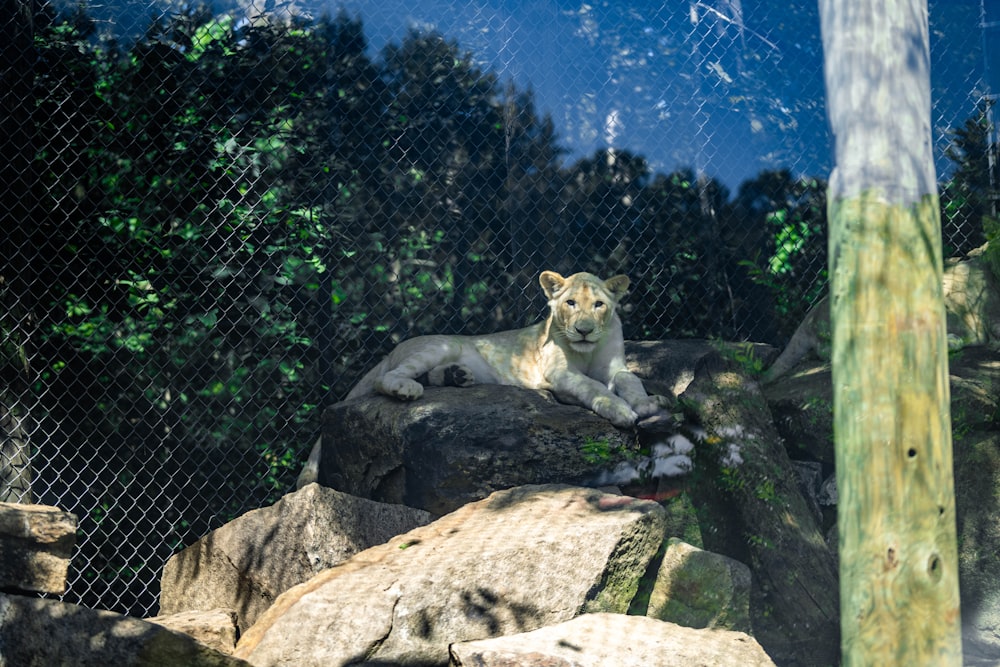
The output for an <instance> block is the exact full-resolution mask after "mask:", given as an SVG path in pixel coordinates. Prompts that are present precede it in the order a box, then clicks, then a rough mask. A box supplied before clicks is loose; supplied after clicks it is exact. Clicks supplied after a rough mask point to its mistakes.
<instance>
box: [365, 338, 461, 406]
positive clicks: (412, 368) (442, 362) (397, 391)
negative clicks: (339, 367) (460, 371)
mask: <svg viewBox="0 0 1000 667" xmlns="http://www.w3.org/2000/svg"><path fill="white" fill-rule="evenodd" d="M460 354H461V345H460V344H457V343H453V342H452V341H450V340H448V339H447V338H446V337H444V336H422V337H419V338H411V339H410V340H407V341H403V342H402V343H400V344H399V347H397V348H396V349H395V350H393V352H392V354H390V355H389V370H388V371H386V372H385V373H383V374H382V376H381V377H379V378H377V379H376V380H375V391H377V392H379V393H380V394H386V395H387V396H394V397H396V398H398V399H401V400H404V401H412V400H415V399H417V398H420V397H421V396H423V394H424V387H423V385H422V384H420V383H419V382H418V381H417V378H418V377H420V376H421V375H425V374H430V373H431V372H432V371H434V372H436V371H437V369H439V368H447V367H449V366H456V365H457V364H455V363H454V362H455V361H456V360H457V359H458V357H459V356H460ZM396 360H398V361H396ZM442 373H443V372H442ZM432 384H433V383H432Z"/></svg>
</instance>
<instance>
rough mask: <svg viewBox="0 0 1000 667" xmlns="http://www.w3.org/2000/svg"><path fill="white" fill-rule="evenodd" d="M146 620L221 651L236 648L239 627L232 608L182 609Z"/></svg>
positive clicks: (227, 651) (229, 651)
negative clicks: (176, 612) (178, 611)
mask: <svg viewBox="0 0 1000 667" xmlns="http://www.w3.org/2000/svg"><path fill="white" fill-rule="evenodd" d="M146 622H147V623H155V624H156V625H159V626H162V627H164V628H166V629H167V630H173V631H174V632H180V633H183V634H185V635H188V636H189V637H192V638H194V639H196V640H198V641H199V642H201V643H202V644H204V645H205V646H209V647H211V648H214V649H215V650H216V651H219V652H221V653H226V654H232V652H233V651H234V650H236V639H237V637H239V628H238V627H237V625H236V612H235V611H233V610H232V609H209V610H207V611H182V612H180V613H178V614H169V615H167V616H155V617H153V618H147V619H146Z"/></svg>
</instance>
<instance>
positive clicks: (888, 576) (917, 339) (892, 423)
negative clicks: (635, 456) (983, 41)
mask: <svg viewBox="0 0 1000 667" xmlns="http://www.w3.org/2000/svg"><path fill="white" fill-rule="evenodd" d="M820 16H821V22H822V33H823V47H824V51H825V76H826V86H827V108H828V112H829V115H830V124H831V127H832V129H833V133H834V135H835V142H836V144H835V150H836V158H837V166H836V169H835V170H834V173H833V175H832V177H831V179H830V189H829V197H828V201H829V220H830V263H831V267H830V268H831V272H830V273H831V322H832V329H833V354H832V356H833V384H834V433H835V440H836V463H837V481H838V487H839V495H840V503H839V538H840V595H841V601H840V602H841V632H842V634H841V636H842V640H841V649H842V655H843V664H844V665H845V666H850V665H960V664H961V662H962V647H961V634H960V619H959V595H958V557H957V550H956V532H955V499H954V483H953V478H952V452H951V418H950V412H949V388H948V359H947V346H946V337H945V311H944V301H943V294H942V288H941V274H942V261H941V259H942V258H941V223H940V218H939V212H938V211H939V209H938V198H937V188H936V183H935V173H934V163H933V158H932V153H931V129H930V79H929V48H928V27H927V2H926V0H895V1H893V0H855V1H853V2H842V1H840V0H820Z"/></svg>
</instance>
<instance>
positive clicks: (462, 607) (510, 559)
mask: <svg viewBox="0 0 1000 667" xmlns="http://www.w3.org/2000/svg"><path fill="white" fill-rule="evenodd" d="M664 523H665V514H664V511H663V508H661V507H660V506H659V505H658V504H656V503H654V502H650V501H643V500H637V499H634V498H629V497H625V496H616V495H610V494H605V493H601V492H599V491H596V490H592V489H583V488H577V487H569V486H559V485H550V486H525V487H518V488H515V489H511V490H507V491H500V492H497V493H494V494H493V495H491V496H490V497H489V498H487V499H485V500H482V501H479V502H476V503H472V504H469V505H466V506H464V507H462V508H461V509H459V510H457V511H455V512H453V513H451V514H449V515H447V516H445V517H443V518H441V519H439V520H438V521H435V522H434V523H432V524H430V525H427V526H423V527H420V528H416V529H414V530H412V531H410V532H409V533H406V534H405V535H401V536H398V537H396V538H393V539H392V540H390V541H389V542H388V543H387V544H385V545H381V546H377V547H373V548H371V549H368V550H367V551H364V552H362V553H360V554H357V555H356V556H354V557H353V558H351V559H350V560H348V561H346V562H344V563H342V564H341V565H338V566H336V567H333V568H331V569H329V570H326V571H324V572H322V573H320V574H319V575H317V576H315V577H313V578H312V579H311V580H309V581H308V582H306V583H304V584H301V585H299V586H296V587H294V588H292V589H290V590H288V591H286V592H285V593H284V594H283V595H282V596H281V597H279V598H278V600H277V601H276V602H275V604H274V605H273V606H272V607H271V608H270V609H268V611H267V612H265V613H264V615H263V616H262V617H261V618H260V619H259V620H258V621H257V623H256V624H255V625H254V626H253V627H252V628H250V630H249V631H248V632H247V633H246V634H244V635H243V637H242V638H241V639H240V642H239V644H238V646H237V650H236V655H237V656H240V657H243V658H246V659H247V660H249V661H250V662H251V663H253V664H255V665H272V666H279V665H288V666H292V665H294V666H296V667H308V666H310V665H317V666H318V665H323V666H334V665H348V664H353V663H357V662H364V661H368V662H371V663H372V664H398V663H402V664H421V665H445V664H447V662H448V646H449V644H452V643H454V642H460V641H468V640H473V639H482V638H486V637H496V636H500V635H507V634H515V633H519V632H526V631H529V630H534V629H537V628H540V627H544V626H546V625H552V624H555V623H560V622H562V621H567V620H569V619H571V618H574V617H575V616H577V615H579V614H581V613H585V612H602V611H606V612H615V613H624V612H625V611H627V610H628V608H629V605H630V604H631V602H632V600H633V598H634V597H635V594H636V591H637V590H638V587H639V581H640V578H641V577H642V576H643V575H644V573H645V572H646V570H647V568H648V567H649V564H650V561H651V559H652V558H653V556H654V554H655V553H656V552H657V549H658V547H659V545H660V544H661V543H662V541H663V539H664V534H663V530H664Z"/></svg>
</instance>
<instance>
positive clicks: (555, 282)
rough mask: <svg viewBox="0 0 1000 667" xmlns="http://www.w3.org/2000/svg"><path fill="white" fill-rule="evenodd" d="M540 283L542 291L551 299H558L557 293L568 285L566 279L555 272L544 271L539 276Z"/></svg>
mask: <svg viewBox="0 0 1000 667" xmlns="http://www.w3.org/2000/svg"><path fill="white" fill-rule="evenodd" d="M538 282H539V283H541V285H542V291H543V292H545V296H546V297H547V298H549V299H554V298H556V293H557V292H558V291H559V290H561V289H562V287H563V285H565V284H566V279H565V278H563V277H562V276H561V275H559V274H558V273H556V272H555V271H542V275H540V276H538Z"/></svg>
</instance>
